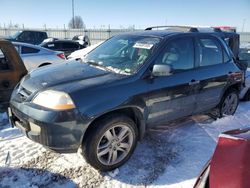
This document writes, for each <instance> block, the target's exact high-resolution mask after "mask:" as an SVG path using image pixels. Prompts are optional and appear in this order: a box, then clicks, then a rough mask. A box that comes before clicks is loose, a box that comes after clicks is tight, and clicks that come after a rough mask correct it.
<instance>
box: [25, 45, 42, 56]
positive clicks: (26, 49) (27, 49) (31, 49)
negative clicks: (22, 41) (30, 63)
mask: <svg viewBox="0 0 250 188" xmlns="http://www.w3.org/2000/svg"><path fill="white" fill-rule="evenodd" d="M39 51H40V50H39V49H36V48H30V47H27V46H22V49H21V54H35V53H38V52H39Z"/></svg>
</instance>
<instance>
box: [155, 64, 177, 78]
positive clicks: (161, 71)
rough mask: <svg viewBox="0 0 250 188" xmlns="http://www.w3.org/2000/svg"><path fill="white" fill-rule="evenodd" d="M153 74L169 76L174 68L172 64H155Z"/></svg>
mask: <svg viewBox="0 0 250 188" xmlns="http://www.w3.org/2000/svg"><path fill="white" fill-rule="evenodd" d="M152 74H153V76H169V75H172V68H171V66H170V65H161V64H155V65H154V66H153V71H152Z"/></svg>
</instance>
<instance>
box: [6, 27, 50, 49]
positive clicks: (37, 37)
mask: <svg viewBox="0 0 250 188" xmlns="http://www.w3.org/2000/svg"><path fill="white" fill-rule="evenodd" d="M46 38H48V35H47V33H46V32H45V31H31V30H22V31H18V32H16V33H15V34H14V35H12V36H9V37H5V38H4V39H6V40H10V41H13V42H23V43H29V44H36V45H38V44H41V43H42V42H43V41H44V40H45V39H46Z"/></svg>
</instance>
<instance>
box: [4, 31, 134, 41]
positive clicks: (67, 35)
mask: <svg viewBox="0 0 250 188" xmlns="http://www.w3.org/2000/svg"><path fill="white" fill-rule="evenodd" d="M20 30H22V29H9V28H0V36H2V37H4V36H10V35H14V34H15V33H16V32H18V31H20ZM25 30H36V31H46V32H47V34H48V37H53V38H59V39H72V38H73V37H74V36H76V35H87V36H88V37H89V38H90V41H91V44H95V43H98V42H100V41H104V40H106V39H108V38H110V37H112V36H114V35H116V34H119V33H123V32H130V31H135V30H133V29H26V28H25Z"/></svg>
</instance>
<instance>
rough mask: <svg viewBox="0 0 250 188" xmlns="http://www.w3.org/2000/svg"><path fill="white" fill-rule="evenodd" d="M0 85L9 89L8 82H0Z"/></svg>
mask: <svg viewBox="0 0 250 188" xmlns="http://www.w3.org/2000/svg"><path fill="white" fill-rule="evenodd" d="M2 85H3V87H5V88H9V87H10V82H8V81H3V82H2Z"/></svg>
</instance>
